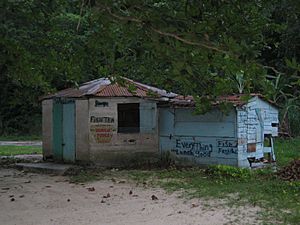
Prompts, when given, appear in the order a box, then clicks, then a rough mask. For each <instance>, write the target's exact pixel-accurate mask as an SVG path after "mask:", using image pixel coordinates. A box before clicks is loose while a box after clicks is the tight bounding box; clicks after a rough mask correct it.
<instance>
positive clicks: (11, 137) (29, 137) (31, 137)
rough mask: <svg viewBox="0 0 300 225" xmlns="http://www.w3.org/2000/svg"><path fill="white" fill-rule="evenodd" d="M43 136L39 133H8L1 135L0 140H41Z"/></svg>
mask: <svg viewBox="0 0 300 225" xmlns="http://www.w3.org/2000/svg"><path fill="white" fill-rule="evenodd" d="M40 140H42V136H39V135H22V136H21V135H20V136H19V135H6V136H0V141H40Z"/></svg>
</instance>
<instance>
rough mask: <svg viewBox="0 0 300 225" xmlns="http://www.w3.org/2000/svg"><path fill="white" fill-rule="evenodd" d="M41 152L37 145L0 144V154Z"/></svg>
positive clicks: (11, 154)
mask: <svg viewBox="0 0 300 225" xmlns="http://www.w3.org/2000/svg"><path fill="white" fill-rule="evenodd" d="M24 154H42V148H41V147H39V146H0V156H13V155H24Z"/></svg>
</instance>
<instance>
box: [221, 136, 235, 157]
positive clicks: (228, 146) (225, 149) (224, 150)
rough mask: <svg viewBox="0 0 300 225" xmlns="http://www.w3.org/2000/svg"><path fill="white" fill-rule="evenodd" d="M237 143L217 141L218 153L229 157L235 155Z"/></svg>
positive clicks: (233, 141)
mask: <svg viewBox="0 0 300 225" xmlns="http://www.w3.org/2000/svg"><path fill="white" fill-rule="evenodd" d="M237 146H238V142H237V141H236V140H217V147H218V153H220V154H224V155H229V154H237V153H238V150H237Z"/></svg>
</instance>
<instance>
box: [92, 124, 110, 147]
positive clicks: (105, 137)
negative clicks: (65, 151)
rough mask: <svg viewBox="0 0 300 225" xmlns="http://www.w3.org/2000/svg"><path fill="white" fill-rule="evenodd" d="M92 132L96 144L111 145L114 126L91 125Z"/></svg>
mask: <svg viewBox="0 0 300 225" xmlns="http://www.w3.org/2000/svg"><path fill="white" fill-rule="evenodd" d="M90 132H91V134H92V136H93V137H94V140H95V141H96V143H109V142H111V139H112V136H113V126H112V125H101V124H95V125H91V126H90Z"/></svg>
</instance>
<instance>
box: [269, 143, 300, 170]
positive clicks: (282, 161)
mask: <svg viewBox="0 0 300 225" xmlns="http://www.w3.org/2000/svg"><path fill="white" fill-rule="evenodd" d="M275 154H276V161H277V165H278V166H285V165H287V164H288V163H289V162H291V161H292V160H293V159H299V158H300V138H293V139H282V138H278V139H276V140H275Z"/></svg>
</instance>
